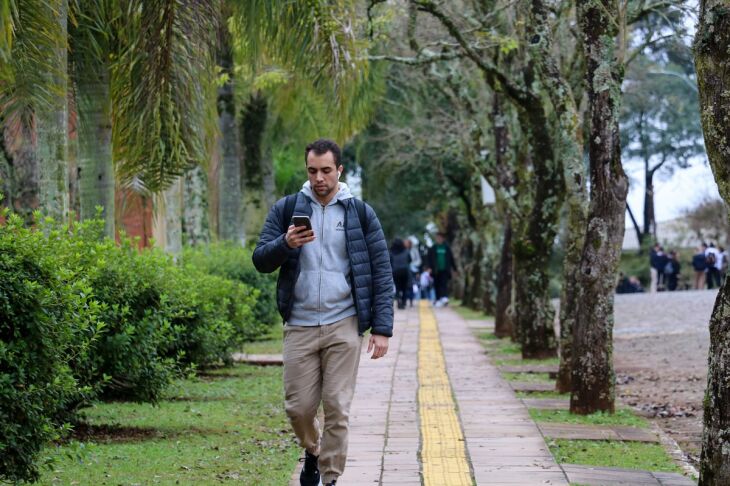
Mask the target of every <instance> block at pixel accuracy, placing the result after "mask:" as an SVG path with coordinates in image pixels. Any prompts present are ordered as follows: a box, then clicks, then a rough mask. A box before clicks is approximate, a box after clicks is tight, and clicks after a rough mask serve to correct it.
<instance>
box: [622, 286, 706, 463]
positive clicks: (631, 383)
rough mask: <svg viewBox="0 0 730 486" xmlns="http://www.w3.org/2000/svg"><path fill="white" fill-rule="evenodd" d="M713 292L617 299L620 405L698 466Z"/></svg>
mask: <svg viewBox="0 0 730 486" xmlns="http://www.w3.org/2000/svg"><path fill="white" fill-rule="evenodd" d="M716 296H717V291H716V290H704V291H702V290H701V291H685V292H660V293H656V294H629V295H617V296H616V301H615V315H616V320H615V322H616V323H615V326H614V362H615V368H616V374H617V382H618V387H617V395H618V396H619V398H620V400H621V401H622V402H623V403H624V404H626V405H629V406H631V407H634V408H635V409H637V410H639V411H640V412H641V413H643V414H644V415H646V416H648V417H650V418H652V419H653V420H655V421H656V423H657V425H659V426H660V427H661V428H662V429H663V430H664V431H665V432H667V433H668V434H669V435H670V436H671V437H672V438H674V440H676V441H677V442H678V443H679V445H680V447H681V448H682V450H683V451H684V452H685V453H687V455H688V457H689V459H690V460H691V462H693V463H695V465H697V462H698V460H699V454H700V448H701V437H702V399H703V397H704V392H705V387H706V384H707V352H708V349H709V344H710V334H709V330H708V325H709V321H710V315H711V314H712V307H713V305H714V303H715V297H716Z"/></svg>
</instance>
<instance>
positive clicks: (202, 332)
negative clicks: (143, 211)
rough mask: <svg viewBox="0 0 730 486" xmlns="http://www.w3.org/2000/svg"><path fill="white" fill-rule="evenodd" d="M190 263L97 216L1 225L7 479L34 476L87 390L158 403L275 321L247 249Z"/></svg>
mask: <svg viewBox="0 0 730 486" xmlns="http://www.w3.org/2000/svg"><path fill="white" fill-rule="evenodd" d="M208 259H210V261H208ZM184 262H185V263H184V264H183V265H180V264H177V263H175V261H174V260H173V259H172V258H171V257H170V256H168V255H166V254H165V253H163V252H161V251H159V250H155V249H145V250H139V249H138V248H137V246H136V244H135V242H133V241H131V240H129V239H128V238H122V241H121V243H120V244H117V243H115V242H114V241H112V240H110V239H108V238H104V236H103V223H102V222H101V221H85V222H81V223H74V224H73V225H71V226H61V225H58V224H55V223H53V222H52V221H46V222H41V223H39V224H38V227H37V228H36V229H28V228H24V227H23V224H22V222H21V220H20V218H18V217H17V216H10V218H9V220H8V222H7V224H5V225H0V480H10V481H19V480H32V479H34V478H36V477H37V460H38V454H39V452H40V449H41V448H42V447H43V446H44V444H45V443H47V442H48V441H49V440H52V439H54V438H57V437H59V435H60V434H61V433H62V432H63V431H64V429H66V428H68V427H67V426H65V425H63V424H64V423H67V422H69V421H72V420H73V419H74V418H75V417H74V414H75V412H76V411H77V410H78V409H79V408H80V407H83V406H85V405H87V404H89V403H90V401H92V400H94V399H98V398H102V399H106V398H114V399H127V400H135V401H152V402H154V401H156V400H157V399H158V398H159V397H160V394H161V393H162V391H163V390H164V388H165V387H166V386H167V385H168V384H169V382H170V381H171V379H172V378H173V377H175V376H176V375H178V374H179V373H180V372H181V371H183V370H186V369H189V368H190V367H191V366H193V365H195V366H206V365H211V364H216V363H226V362H228V361H229V360H230V355H231V352H232V351H234V350H236V349H238V348H239V347H240V345H241V343H242V342H244V341H246V340H251V339H255V338H256V337H258V336H259V335H261V334H262V333H264V332H266V330H267V328H268V326H269V325H270V324H271V323H272V322H274V318H273V316H275V315H276V310H275V306H274V304H273V302H274V301H273V282H272V281H271V279H263V280H262V279H259V277H258V274H257V273H255V270H253V267H252V265H251V263H250V254H248V253H247V252H246V250H243V249H236V248H234V247H226V246H222V245H221V246H215V247H213V248H212V249H211V250H210V252H209V254H206V252H205V251H204V250H195V251H187V252H186V258H185V259H184ZM229 264H230V265H232V266H233V267H234V268H232V269H228V268H227V265H229ZM239 264H240V265H241V266H242V267H245V268H243V269H241V268H238V267H237V266H238V265H239ZM250 283H253V285H251V284H250ZM256 287H257V288H256Z"/></svg>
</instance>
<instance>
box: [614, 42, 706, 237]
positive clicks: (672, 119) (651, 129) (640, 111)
mask: <svg viewBox="0 0 730 486" xmlns="http://www.w3.org/2000/svg"><path fill="white" fill-rule="evenodd" d="M675 44H680V46H679V47H677V48H676V49H682V48H685V49H688V48H687V47H686V46H684V45H683V44H682V42H681V41H679V40H677V41H676V42H675ZM661 54H664V53H659V54H657V56H656V57H658V59H656V60H654V59H652V58H651V57H649V56H648V55H643V56H639V57H638V58H637V59H636V60H635V61H634V62H633V64H632V65H631V66H630V68H629V70H628V73H627V80H626V82H625V90H624V103H623V109H622V110H621V111H622V117H621V118H622V120H621V124H622V126H623V130H622V139H623V140H622V143H623V152H624V155H625V157H626V158H628V159H631V158H636V159H638V160H640V161H641V164H642V167H643V176H644V177H643V179H644V210H643V214H644V217H643V220H644V222H643V228H642V231H641V234H640V240H639V242H640V243H641V242H642V241H644V240H646V239H648V238H652V239H656V214H655V207H654V181H655V179H656V175H657V174H658V173H660V171H663V172H665V173H669V174H671V173H672V172H673V171H674V170H677V169H683V168H686V167H688V166H689V164H690V161H691V158H692V157H694V156H696V155H699V154H703V153H704V147H703V145H702V132H701V125H700V120H699V104H698V99H697V86H696V81H695V75H694V70H693V69H692V68H691V65H690V67H689V68H687V67H686V66H682V65H680V64H677V63H676V62H672V61H669V60H665V59H664V55H661ZM674 57H677V56H674ZM688 62H691V60H688Z"/></svg>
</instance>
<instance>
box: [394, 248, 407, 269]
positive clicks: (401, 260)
mask: <svg viewBox="0 0 730 486" xmlns="http://www.w3.org/2000/svg"><path fill="white" fill-rule="evenodd" d="M392 262H393V263H392V265H393V272H396V273H398V272H405V271H407V270H408V265H409V264H410V263H411V256H410V255H409V253H408V251H407V250H403V251H401V252H399V253H393V254H392Z"/></svg>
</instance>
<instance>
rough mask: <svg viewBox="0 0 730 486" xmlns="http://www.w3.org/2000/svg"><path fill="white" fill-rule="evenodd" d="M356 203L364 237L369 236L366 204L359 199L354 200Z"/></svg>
mask: <svg viewBox="0 0 730 486" xmlns="http://www.w3.org/2000/svg"><path fill="white" fill-rule="evenodd" d="M353 200H354V201H355V209H356V210H357V219H359V220H360V228H362V234H363V236H366V235H367V234H368V220H367V218H366V217H365V203H364V202H362V201H361V200H359V199H357V198H353Z"/></svg>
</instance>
